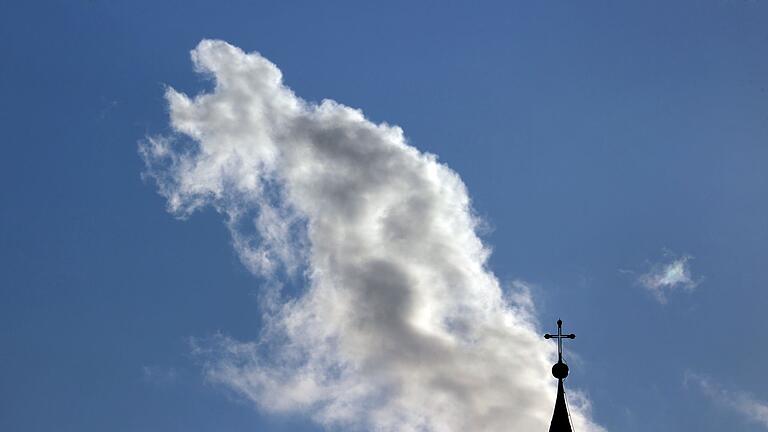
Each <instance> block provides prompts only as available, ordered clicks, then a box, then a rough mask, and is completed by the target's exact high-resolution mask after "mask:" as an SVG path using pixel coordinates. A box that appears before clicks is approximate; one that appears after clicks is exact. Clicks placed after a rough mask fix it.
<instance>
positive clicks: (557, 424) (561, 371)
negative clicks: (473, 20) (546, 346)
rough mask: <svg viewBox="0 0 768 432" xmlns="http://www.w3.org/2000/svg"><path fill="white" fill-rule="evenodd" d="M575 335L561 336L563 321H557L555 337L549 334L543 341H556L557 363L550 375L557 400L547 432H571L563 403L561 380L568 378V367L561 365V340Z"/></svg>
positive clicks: (566, 410) (565, 406) (563, 393)
mask: <svg viewBox="0 0 768 432" xmlns="http://www.w3.org/2000/svg"><path fill="white" fill-rule="evenodd" d="M575 338H576V335H575V334H573V333H571V334H568V335H564V334H563V321H562V320H557V335H551V334H549V333H547V334H545V335H544V339H557V363H555V365H554V366H552V375H553V376H554V377H555V378H557V399H556V400H555V412H554V413H553V414H552V423H550V425H549V432H573V428H572V427H571V416H570V415H569V414H568V406H567V405H566V403H565V387H564V386H563V380H564V379H565V378H566V377H567V376H568V365H567V364H565V363H563V339H575Z"/></svg>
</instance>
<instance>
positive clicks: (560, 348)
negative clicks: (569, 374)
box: [544, 320, 576, 363]
mask: <svg viewBox="0 0 768 432" xmlns="http://www.w3.org/2000/svg"><path fill="white" fill-rule="evenodd" d="M544 339H557V362H558V363H562V362H563V339H576V335H575V334H573V333H571V334H568V335H564V334H563V321H562V320H557V334H556V335H551V334H549V333H547V334H545V335H544Z"/></svg>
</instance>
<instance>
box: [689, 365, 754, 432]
mask: <svg viewBox="0 0 768 432" xmlns="http://www.w3.org/2000/svg"><path fill="white" fill-rule="evenodd" d="M684 383H685V384H686V385H691V386H694V387H695V388H696V389H697V390H699V391H700V392H701V393H702V394H704V395H705V396H707V397H708V398H709V399H711V400H712V401H713V402H715V403H716V404H718V405H720V406H723V407H726V408H729V409H732V410H734V411H736V412H738V413H740V414H741V415H742V416H743V417H744V419H745V420H748V421H751V422H754V423H757V424H759V425H761V426H762V427H763V428H765V429H766V430H768V401H763V400H759V399H757V398H756V397H754V396H753V395H751V394H749V393H747V392H743V391H738V390H735V391H734V390H726V389H724V388H722V387H721V386H720V385H718V384H716V383H714V382H712V380H711V379H710V378H708V377H705V376H702V375H699V374H696V373H693V372H686V373H685V377H684Z"/></svg>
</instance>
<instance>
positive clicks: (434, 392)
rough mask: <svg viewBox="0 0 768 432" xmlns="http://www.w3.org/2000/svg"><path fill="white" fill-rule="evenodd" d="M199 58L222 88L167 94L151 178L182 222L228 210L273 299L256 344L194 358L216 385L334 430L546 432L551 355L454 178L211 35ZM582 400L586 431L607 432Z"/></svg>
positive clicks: (239, 244) (578, 413)
mask: <svg viewBox="0 0 768 432" xmlns="http://www.w3.org/2000/svg"><path fill="white" fill-rule="evenodd" d="M192 59H193V61H194V64H195V66H196V68H197V69H198V70H199V71H201V72H203V73H205V74H208V75H209V76H210V77H212V78H213V79H214V81H215V88H214V89H213V91H212V92H210V93H206V94H202V95H199V96H196V97H194V98H190V97H188V96H186V95H184V94H181V93H178V92H177V91H175V90H173V89H169V90H168V91H167V94H166V98H167V100H168V103H169V105H170V117H171V125H172V127H173V129H174V130H175V131H176V132H177V133H176V134H175V136H173V137H154V138H150V139H148V140H147V141H146V142H145V143H143V144H142V146H141V152H142V154H143V156H144V158H145V160H146V162H147V167H148V170H147V173H148V174H149V175H150V176H152V177H154V178H155V179H156V180H157V183H158V186H159V189H160V192H161V193H162V194H163V195H164V196H165V197H166V198H167V199H168V205H169V208H170V211H172V212H174V213H175V214H178V215H181V216H186V215H189V214H190V213H192V212H193V211H195V210H196V209H199V208H201V207H204V206H209V205H210V206H213V207H214V208H216V209H217V210H218V211H219V212H220V213H221V214H222V215H224V216H225V219H226V223H227V224H228V226H229V228H230V231H231V233H232V238H233V244H234V246H235V248H236V249H237V251H238V253H239V255H240V257H241V258H242V260H243V262H244V263H245V264H246V265H247V266H248V267H249V268H250V269H251V270H252V271H253V272H254V273H256V274H258V275H260V276H262V277H263V278H264V280H265V281H267V282H266V283H265V285H267V286H270V287H271V288H265V290H267V291H266V292H268V293H270V294H268V295H265V296H264V307H263V309H262V310H261V311H260V313H262V314H263V320H264V322H265V325H264V331H263V333H262V336H261V338H260V339H259V340H257V341H252V342H247V341H246V342H242V341H236V340H233V339H230V338H227V337H224V336H221V337H218V338H216V339H215V340H214V341H212V342H208V343H207V344H205V345H204V346H201V347H198V350H199V352H200V353H201V354H205V355H206V356H205V358H206V359H207V360H206V365H207V366H206V367H207V374H208V376H209V378H211V379H212V380H214V381H216V382H219V383H222V384H224V385H226V386H228V387H230V388H232V389H234V390H235V391H237V392H238V393H240V394H242V395H243V396H245V397H246V398H249V399H250V400H252V401H253V402H255V403H256V404H257V405H258V407H260V408H261V409H263V410H266V411H274V412H300V413H304V414H307V415H310V416H311V417H312V418H313V419H315V420H316V421H317V422H318V423H320V424H322V425H324V426H326V427H329V428H332V429H339V428H342V429H362V430H381V431H470V430H471V431H510V430H513V431H543V430H547V427H548V423H549V419H550V417H551V413H552V408H553V400H554V395H555V388H554V383H553V381H554V380H553V378H552V377H551V375H550V367H551V365H552V362H553V345H552V344H549V343H547V342H546V341H544V340H542V338H541V336H540V332H539V331H537V329H536V328H535V327H536V324H535V320H534V317H533V313H534V312H533V310H532V306H531V302H530V299H529V298H528V297H527V294H526V293H525V290H522V289H521V288H522V287H521V286H518V287H517V288H513V289H511V294H510V293H507V294H505V293H504V291H503V290H502V289H501V288H500V286H499V282H498V280H497V279H496V277H495V276H494V275H493V274H492V273H491V272H490V271H489V270H488V269H487V267H486V260H487V258H488V254H489V251H488V249H487V248H486V247H485V246H484V245H483V244H482V242H481V241H480V239H479V238H478V236H477V234H476V232H475V231H476V227H477V224H478V221H477V219H476V218H475V217H474V215H473V213H472V210H471V207H470V200H469V197H468V195H467V190H466V188H465V186H464V184H463V183H462V181H461V179H460V178H459V176H458V175H457V174H456V173H455V172H454V171H452V170H451V169H449V168H448V167H446V166H445V165H442V164H440V163H439V162H438V161H437V159H436V157H435V156H433V155H430V154H425V153H421V152H420V151H419V150H417V149H416V148H414V147H412V146H410V145H408V144H407V142H406V140H405V138H404V136H403V132H402V130H401V129H400V128H398V127H396V126H391V125H387V124H374V123H372V122H370V121H369V120H367V119H366V118H365V117H364V116H363V114H362V113H361V112H360V111H358V110H355V109H352V108H349V107H346V106H344V105H341V104H339V103H337V102H334V101H331V100H325V101H323V102H322V103H320V104H313V103H309V102H306V101H304V100H302V99H300V98H299V97H297V96H296V95H295V94H294V93H293V92H292V91H291V90H290V89H289V88H287V87H286V86H285V85H284V84H283V82H282V76H281V73H280V70H279V69H278V68H277V67H276V66H275V65H274V64H272V63H270V62H269V61H268V60H267V59H265V58H264V57H262V56H260V55H259V54H257V53H249V54H247V53H244V52H243V51H241V50H240V49H238V48H236V47H233V46H231V45H229V44H227V43H224V42H221V41H212V40H205V41H202V42H201V43H200V44H199V46H198V47H197V48H196V49H195V50H193V51H192ZM286 280H288V281H293V282H291V283H292V284H293V285H296V281H299V282H300V283H299V284H301V285H303V287H302V288H301V289H300V290H299V293H298V294H290V295H289V294H287V293H285V292H280V288H279V286H280V282H281V281H286ZM294 291H295V290H291V292H294ZM572 394H573V395H576V396H578V393H572ZM571 399H572V403H573V402H574V401H577V402H578V400H579V399H580V400H581V401H582V402H581V403H576V404H575V405H576V406H574V407H572V408H573V413H572V414H573V417H574V422H575V426H576V430H579V431H596V430H601V428H600V427H598V426H596V425H594V424H593V423H592V422H590V420H589V419H588V413H587V411H588V404H587V403H585V402H583V401H584V400H585V399H583V398H578V397H577V398H573V397H572V398H571Z"/></svg>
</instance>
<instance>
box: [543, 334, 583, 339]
mask: <svg viewBox="0 0 768 432" xmlns="http://www.w3.org/2000/svg"><path fill="white" fill-rule="evenodd" d="M544 339H576V335H575V334H573V333H571V334H569V335H562V336H561V335H551V334H549V333H547V334H545V335H544Z"/></svg>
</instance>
